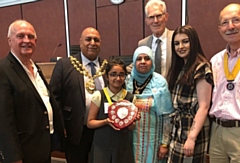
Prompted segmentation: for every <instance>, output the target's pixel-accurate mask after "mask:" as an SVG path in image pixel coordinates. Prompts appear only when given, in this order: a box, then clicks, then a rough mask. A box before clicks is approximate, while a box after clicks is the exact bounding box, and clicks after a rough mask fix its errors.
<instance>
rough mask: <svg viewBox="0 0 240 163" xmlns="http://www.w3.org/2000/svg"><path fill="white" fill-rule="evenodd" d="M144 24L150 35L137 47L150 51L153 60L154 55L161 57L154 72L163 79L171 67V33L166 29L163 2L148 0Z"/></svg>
mask: <svg viewBox="0 0 240 163" xmlns="http://www.w3.org/2000/svg"><path fill="white" fill-rule="evenodd" d="M145 15H146V18H145V22H146V24H147V25H148V26H149V27H150V29H151V31H152V35H150V36H147V37H146V38H144V39H142V40H140V41H139V42H138V46H143V45H145V46H148V47H150V48H151V49H152V51H153V54H154V58H155V60H156V54H158V55H161V56H159V57H160V61H159V63H156V62H155V65H160V67H159V69H161V72H160V70H159V69H157V66H156V69H155V71H156V72H159V73H160V74H161V75H163V76H164V77H165V78H166V76H167V73H168V70H169V68H170V66H171V59H172V57H171V56H172V50H171V41H172V34H173V31H171V30H169V29H167V28H166V23H167V20H168V16H169V15H168V13H167V8H166V4H165V2H163V1H162V0H150V1H148V2H147V4H146V5H145ZM157 39H160V40H161V42H160V43H157V42H156V41H157ZM157 44H159V46H160V47H159V48H160V49H161V54H159V53H157V52H156V51H157ZM131 69H132V65H129V66H128V67H127V70H128V72H131Z"/></svg>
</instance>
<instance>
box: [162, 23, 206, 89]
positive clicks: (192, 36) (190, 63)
mask: <svg viewBox="0 0 240 163" xmlns="http://www.w3.org/2000/svg"><path fill="white" fill-rule="evenodd" d="M177 34H186V35H187V36H188V38H189V42H190V52H189V55H188V59H187V62H186V64H184V60H183V58H181V57H179V56H178V55H177V53H176V51H175V45H174V38H175V36H176V35H177ZM199 60H206V58H205V55H204V53H203V50H202V47H201V44H200V41H199V38H198V34H197V32H196V30H195V29H194V28H193V27H192V26H190V25H185V26H181V27H178V28H177V29H176V30H175V31H174V33H173V36H172V64H171V67H170V70H169V73H168V75H167V80H168V84H169V89H170V90H172V89H173V88H174V85H175V83H176V81H177V78H178V75H179V73H180V72H181V70H183V67H184V70H183V71H184V74H183V76H182V77H181V78H180V79H179V80H178V84H180V85H183V84H188V85H190V84H192V83H193V81H194V80H193V72H194V71H195V67H196V64H197V63H198V61H199Z"/></svg>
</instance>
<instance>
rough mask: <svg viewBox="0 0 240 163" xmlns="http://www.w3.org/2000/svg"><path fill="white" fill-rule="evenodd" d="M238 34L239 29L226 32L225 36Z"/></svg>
mask: <svg viewBox="0 0 240 163" xmlns="http://www.w3.org/2000/svg"><path fill="white" fill-rule="evenodd" d="M238 32H239V30H238V29H234V30H231V31H227V32H225V34H226V35H231V34H235V33H238Z"/></svg>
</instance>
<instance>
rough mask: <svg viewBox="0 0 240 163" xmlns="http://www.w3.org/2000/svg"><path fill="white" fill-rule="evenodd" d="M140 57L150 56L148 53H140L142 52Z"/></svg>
mask: <svg viewBox="0 0 240 163" xmlns="http://www.w3.org/2000/svg"><path fill="white" fill-rule="evenodd" d="M138 57H148V55H147V54H145V53H140V54H139V55H138Z"/></svg>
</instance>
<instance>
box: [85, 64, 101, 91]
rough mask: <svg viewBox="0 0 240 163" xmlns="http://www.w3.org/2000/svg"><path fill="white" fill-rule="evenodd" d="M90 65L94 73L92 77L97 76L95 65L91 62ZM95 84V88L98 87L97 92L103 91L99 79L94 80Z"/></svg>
mask: <svg viewBox="0 0 240 163" xmlns="http://www.w3.org/2000/svg"><path fill="white" fill-rule="evenodd" d="M88 65H89V66H90V67H91V73H92V77H93V76H94V75H96V69H95V63H93V62H89V63H88ZM94 83H95V86H96V89H97V90H101V89H102V86H101V83H100V80H99V77H97V78H95V79H94Z"/></svg>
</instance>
